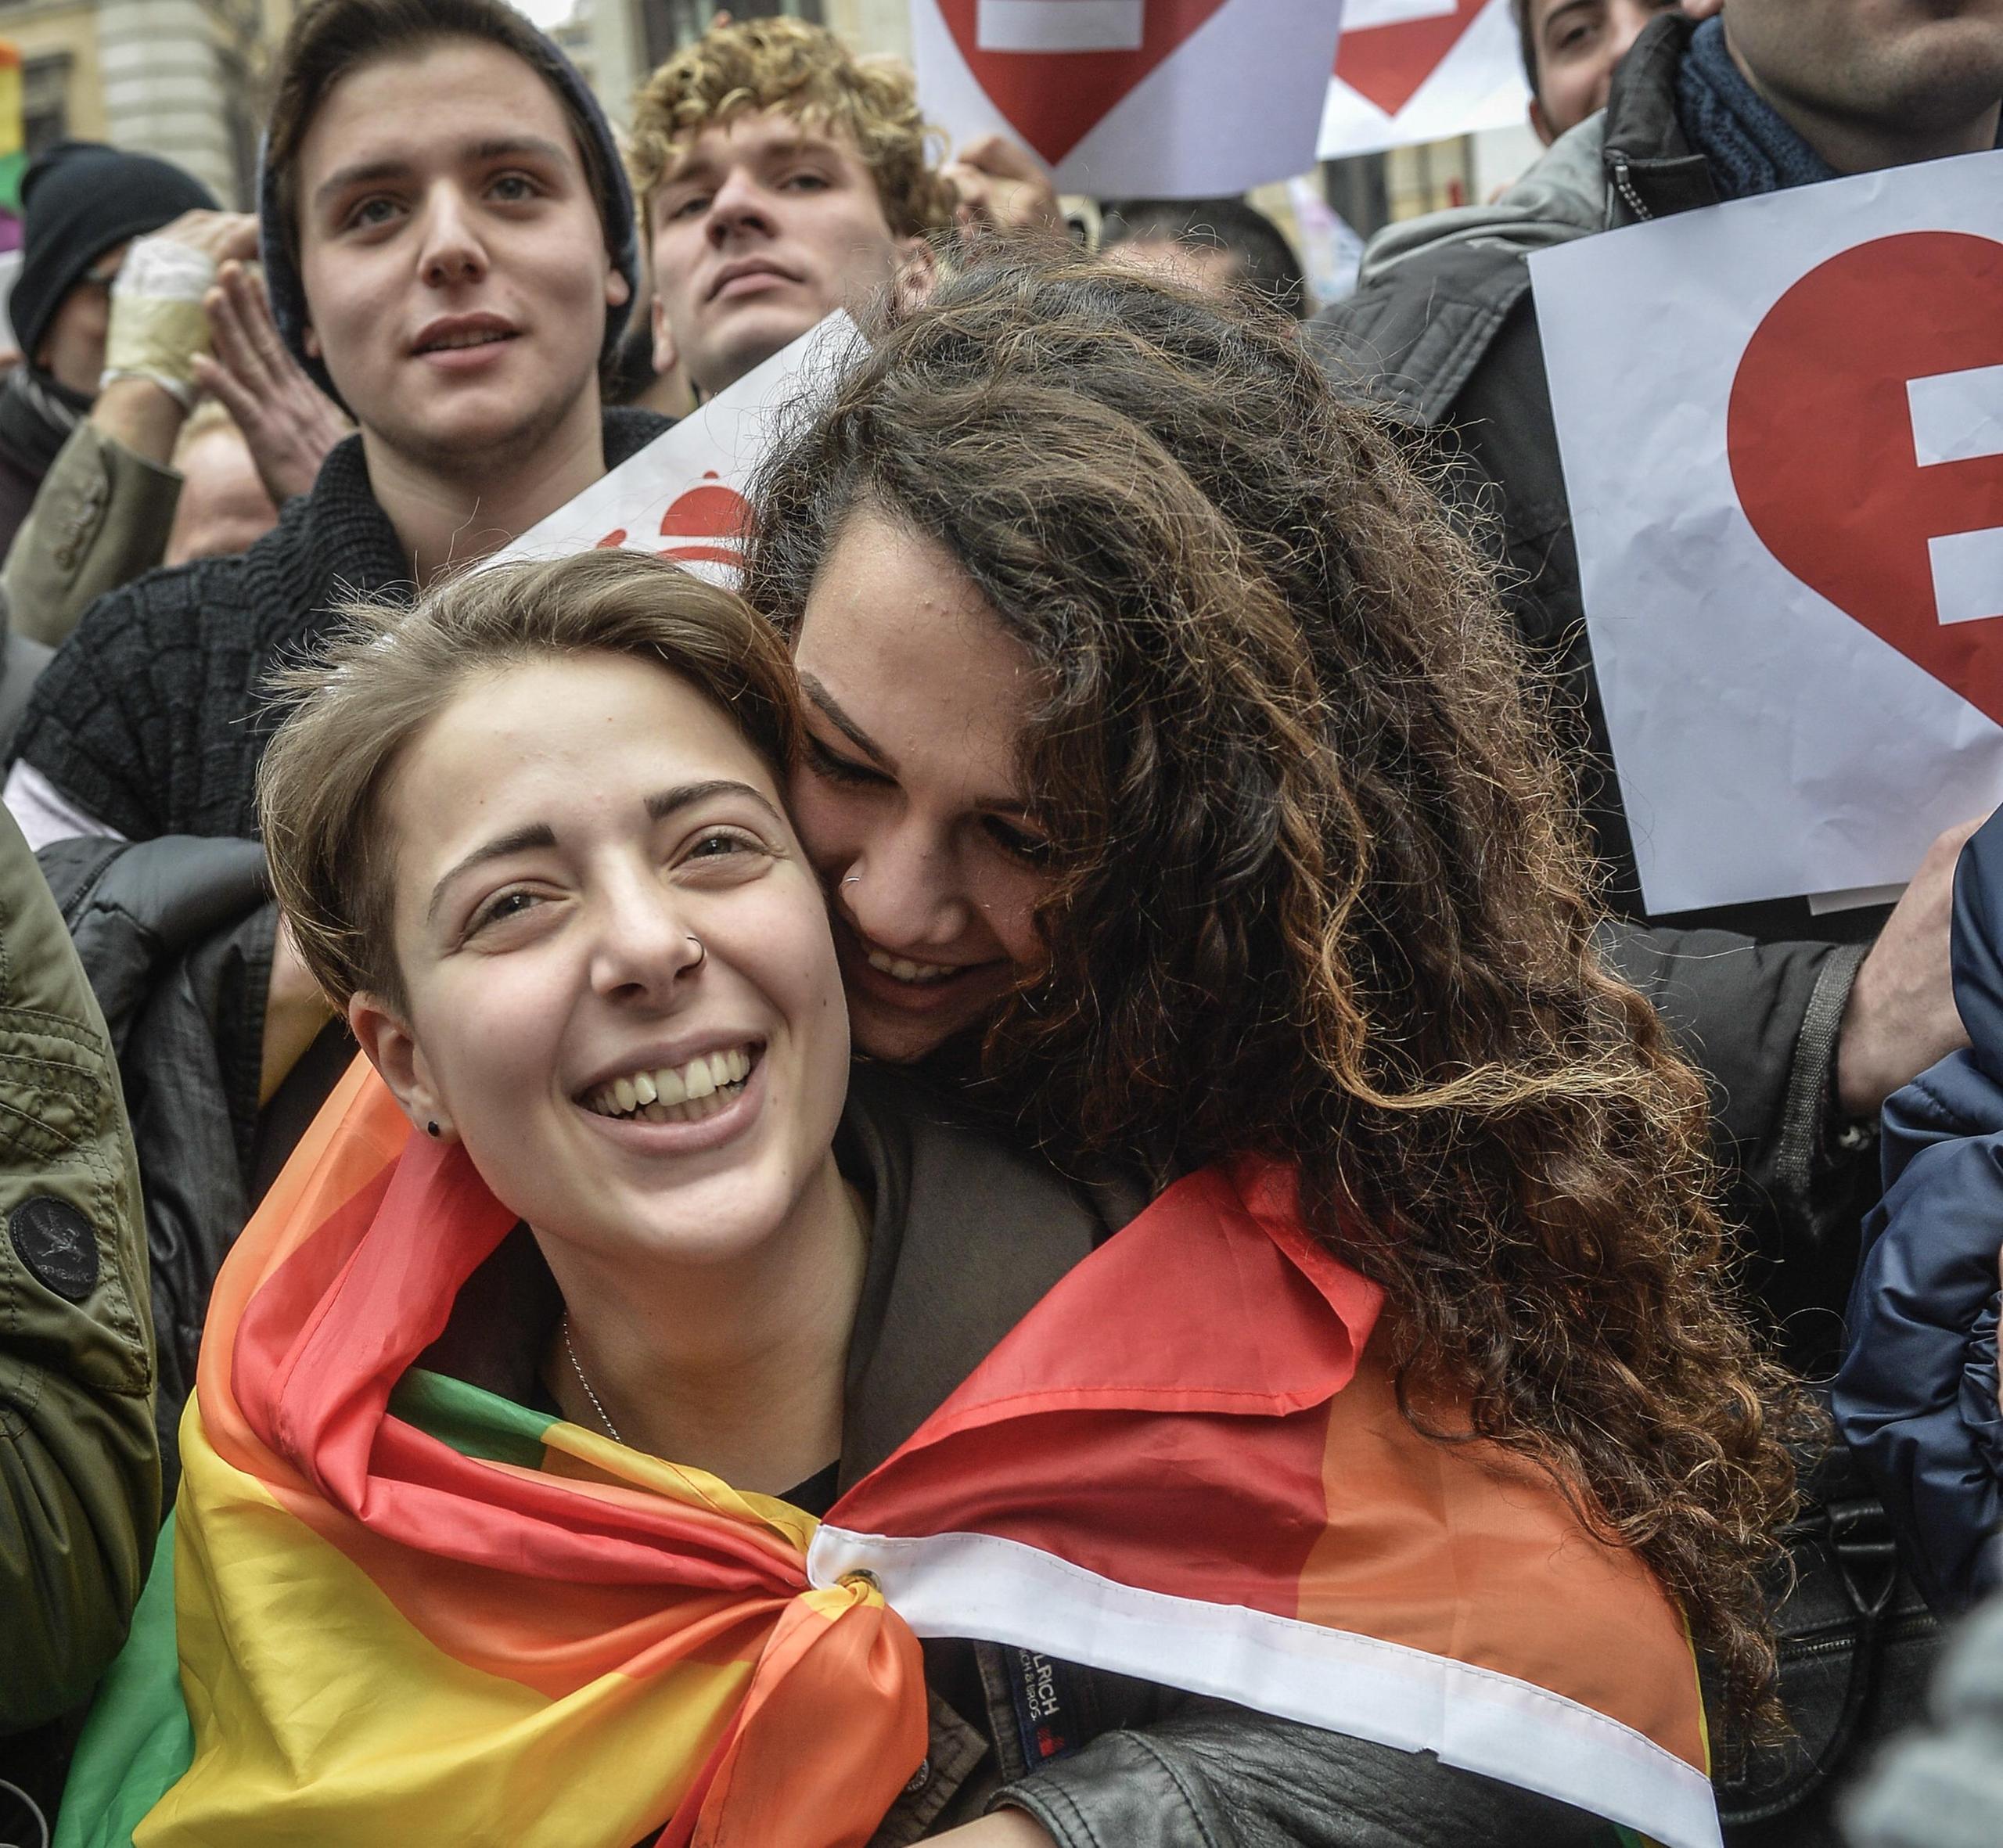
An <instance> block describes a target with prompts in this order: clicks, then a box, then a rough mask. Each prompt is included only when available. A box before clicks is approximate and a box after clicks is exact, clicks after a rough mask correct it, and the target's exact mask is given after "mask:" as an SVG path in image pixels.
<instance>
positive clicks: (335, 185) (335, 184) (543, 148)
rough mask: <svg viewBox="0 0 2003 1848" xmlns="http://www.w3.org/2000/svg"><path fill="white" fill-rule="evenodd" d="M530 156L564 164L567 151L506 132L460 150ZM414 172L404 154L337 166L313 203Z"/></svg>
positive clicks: (472, 156)
mask: <svg viewBox="0 0 2003 1848" xmlns="http://www.w3.org/2000/svg"><path fill="white" fill-rule="evenodd" d="M517 156H531V157H533V158H534V159H537V160H547V161H551V162H553V163H554V164H557V165H559V166H560V165H562V164H563V160H564V150H563V148H562V147H561V146H559V145H558V144H557V143H556V142H553V141H551V140H550V139H548V138H547V137H546V136H545V135H501V136H498V137H495V138H490V139H488V140H487V141H478V142H473V144H472V146H469V147H466V148H462V149H460V150H459V154H458V158H459V159H460V160H469V161H475V162H478V161H484V160H508V159H509V158H511V157H517ZM411 171H412V167H411V163H410V162H409V161H408V160H404V159H403V158H401V156H396V155H391V156H388V157H387V158H385V159H383V160H358V161H356V162H355V163H354V164H353V165H351V166H348V167H338V168H336V170H335V171H333V173H331V174H329V175H328V176H327V177H326V178H325V179H324V180H322V182H320V184H319V185H318V186H316V187H315V188H314V189H313V203H315V205H316V206H318V205H324V204H325V203H326V202H327V201H328V200H329V199H331V198H332V197H333V196H334V195H335V194H336V193H338V192H346V191H347V190H348V189H350V188H351V187H354V186H365V185H371V184H372V183H374V182H376V181H379V180H400V179H403V178H406V177H407V176H408V174H410V172H411Z"/></svg>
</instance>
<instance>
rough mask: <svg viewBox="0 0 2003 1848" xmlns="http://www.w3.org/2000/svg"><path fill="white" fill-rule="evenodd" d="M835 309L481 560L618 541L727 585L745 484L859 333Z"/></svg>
mask: <svg viewBox="0 0 2003 1848" xmlns="http://www.w3.org/2000/svg"><path fill="white" fill-rule="evenodd" d="M861 337H862V336H861V333H860V332H859V331H858V329H857V327H856V325H855V323H854V322H852V321H851V320H850V318H848V316H847V315H844V314H843V313H841V312H840V311H836V313H834V314H832V315H829V317H828V318H827V319H826V320H825V321H823V322H821V324H820V325H818V327H814V328H811V329H809V330H808V331H807V333H804V334H802V335H801V336H800V338H799V339H798V340H795V341H794V342H793V343H792V345H791V346H789V347H782V348H781V349H780V350H779V351H778V352H777V353H775V354H773V355H772V356H771V358H770V359H768V360H767V361H764V364H763V365H758V366H755V367H753V369H752V370H751V371H750V372H746V374H745V375H744V376H743V378H741V379H739V380H738V381H737V382H736V383H735V384H734V385H732V386H729V387H728V388H727V389H726V390H723V391H720V392H718V393H717V395H716V396H715V397H713V398H711V399H710V401H709V402H708V403H707V404H703V405H701V406H699V408H697V409H696V410H695V411H692V412H690V413H689V415H688V416H686V417H685V418H683V419H681V422H678V423H677V424H676V425H675V426H674V428H673V429H672V430H668V431H667V432H665V433H663V435H661V436H660V437H656V439H655V440H654V441H653V442H651V443H649V444H648V445H647V446H646V448H644V449H642V451H640V452H639V453H638V455H633V456H629V457H628V458H627V459H626V460H625V461H624V462H621V463H620V465H619V466H618V467H617V468H616V469H611V470H610V472H608V473H606V474H605V475H604V476H601V477H600V478H599V480H596V481H595V482H593V483H592V485H591V486H590V487H588V488H586V489H585V490H584V492H583V493H582V494H579V495H578V496H577V498H576V499H575V500H574V501H571V502H567V503H566V505H563V506H561V507H559V508H558V509H557V510H556V512H554V513H552V514H551V515H550V516H548V518H547V519H546V520H540V521H538V523H536V524H535V525H534V526H532V527H530V528H529V530H527V532H526V533H524V534H522V536H521V537H520V538H519V539H517V540H516V541H515V542H514V544H513V545H510V546H509V547H508V548H506V549H505V551H502V552H496V553H495V554H494V555H493V556H492V557H491V558H490V559H487V564H489V565H500V564H509V563H514V562H515V561H516V560H519V559H549V558H567V557H569V556H570V555H571V554H572V553H574V552H589V551H592V550H593V549H594V548H596V547H599V546H602V545H625V546H631V547H632V548H635V550H639V551H645V552H659V553H660V554H661V555H663V557H667V558H671V559H675V560H676V561H677V562H678V563H681V564H683V565H685V566H688V568H689V570H692V571H695V572H697V573H699V574H700V575H702V576H703V577H707V578H710V580H712V581H714V582H715V583H718V584H728V585H731V586H732V587H733V588H734V587H735V584H736V582H737V578H738V568H739V553H740V549H741V548H740V545H739V530H740V527H741V516H742V513H743V507H744V499H743V496H744V491H745V490H746V487H749V486H750V481H751V477H752V476H753V475H754V474H755V473H757V468H758V465H759V463H760V462H761V461H763V460H764V455H765V452H766V451H767V450H768V448H770V447H771V442H772V439H773V437H774V436H775V434H776V433H778V431H779V430H780V429H781V428H782V426H783V424H784V422H785V420H786V418H787V417H788V416H789V415H793V414H794V413H795V412H797V409H798V408H800V407H801V406H803V405H804V404H805V403H806V402H807V401H811V399H812V398H814V397H816V396H818V394H821V393H822V392H825V390H827V388H828V386H829V384H830V383H832V380H833V379H834V378H835V376H836V374H837V373H838V372H840V369H841V367H842V365H843V363H844V362H845V361H847V358H849V357H850V355H851V354H853V353H854V350H855V347H856V344H857V343H858V341H860V340H861Z"/></svg>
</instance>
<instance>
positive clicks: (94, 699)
mask: <svg viewBox="0 0 2003 1848" xmlns="http://www.w3.org/2000/svg"><path fill="white" fill-rule="evenodd" d="M667 427H668V421H667V419H665V418H661V417H656V416H654V415H653V414H652V413H651V412H645V411H608V412H606V413H605V458H606V466H608V467H614V466H617V465H618V464H619V463H620V462H624V460H625V459H626V458H628V456H630V455H632V454H634V453H635V451H637V450H638V449H640V448H642V447H644V446H645V444H648V443H649V442H651V441H652V440H653V438H654V437H657V436H659V435H660V433H661V432H662V431H663V430H666V429H667ZM411 594H412V584H411V581H410V561H409V559H408V558H407V557H406V556H405V552H404V548H403V543H402V541H401V540H399V539H398V538H397V534H396V529H395V528H394V527H392V526H391V525H390V520H389V516H388V515H387V514H386V513H385V512H383V509H381V507H379V505H377V504H376V497H375V495H374V494H372V492H371V491H370V489H369V467H368V464H367V462H366V461H365V459H364V457H363V455H362V449H361V438H360V437H349V438H348V439H347V440H346V441H345V442H343V443H340V444H336V447H335V448H334V449H333V451H332V452H331V453H330V454H329V455H328V457H327V459H326V461H325V463H323V464H322V466H321V469H320V474H319V478H318V480H316V481H315V483H314V484H313V488H312V491H311V493H310V494H301V495H299V496H298V497H297V498H295V499H293V500H291V501H289V502H286V506H285V509H284V511H283V512H282V513H281V514H280V515H279V523H278V524H277V525H276V526H275V527H273V528H272V530H271V531H269V532H268V533H267V534H264V537H263V538H261V539H260V540H258V541H257V543H256V544H255V545H253V546H252V547H251V548H250V550H249V551H248V552H243V553H240V554H239V555H236V556H235V557H231V558H219V559H197V560H196V561H195V562H193V563H190V564H186V565H180V566H173V567H171V568H170V569H167V570H160V571H152V572H149V573H147V574H146V576H145V577H141V578H138V579H137V580H136V581H134V582H133V583H131V584H125V585H123V586H121V587H120V588H118V589H117V590H115V591H110V592H109V593H108V594H107V595H105V596H103V597H101V598H99V600H98V601H97V602H95V603H94V604H93V605H92V606H91V608H90V609H89V610H88V612H87V613H85V617H84V619H83V620H82V621H81V623H79V624H77V628H76V631H75V633H74V635H71V636H70V639H69V640H68V641H67V642H65V643H64V644H63V647H62V648H61V649H59V651H58V652H57V653H56V659H55V660H53V661H52V662H51V663H49V669H48V671H47V672H46V673H45V674H43V675H42V677H41V680H40V681H39V682H38V683H37V685H36V687H35V690H34V697H33V699H31V701H30V703H29V706H28V711H27V717H26V718H25V719H24V720H23V723H22V726H21V732H20V740H19V746H18V748H19V752H20V756H21V757H22V758H23V759H24V760H26V761H27V762H28V763H30V764H33V765H34V768H36V769H37V770H38V771H41V774H42V775H44V776H45V777H46V778H48V779H49V782H52V784H54V785H55V786H56V789H59V791H61V792H62V793H63V795H64V796H67V797H68V798H69V799H70V801H72V802H73V803H74V804H76V805H77V807H79V808H81V809H82V810H83V811H85V813H86V814H90V815H92V816H95V818H97V819H98V820H99V821H100V822H103V823H105V824H106V826H107V827H110V828H113V829H116V830H117V832H119V833H120V834H122V835H124V836H125V837H126V838H127V839H128V840H151V839H152V838H153V836H156V835H160V834H203V835H235V836H240V837H248V836H250V835H252V834H254V832H256V812H255V801H254V778H255V775H256V771H257V761H258V759H259V758H260V757H261V756H262V755H263V753H264V746H265V743H266V742H268V739H269V738H270V736H271V734H272V731H273V730H274V729H275V728H276V725H277V723H278V714H277V713H276V712H275V710H272V706H271V703H270V701H269V699H268V698H267V697H266V696H265V692H264V682H265V679H266V677H267V675H268V674H269V672H270V671H271V669H272V667H273V666H274V665H275V663H277V662H278V661H279V660H280V659H281V658H282V657H283V656H286V655H287V654H289V653H293V652H295V651H297V649H300V648H301V647H303V646H305V645H310V644H311V642H313V640H314V639H315V638H316V637H317V636H318V635H321V634H322V633H323V632H324V631H325V629H326V627H327V626H328V624H329V622H330V620H332V618H333V611H334V609H335V607H336V606H337V605H338V604H340V603H342V602H347V601H351V600H352V599H354V598H356V597H358V596H362V597H368V596H377V597H387V598H391V599H408V597H409V596H410V595H411Z"/></svg>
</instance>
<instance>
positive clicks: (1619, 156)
mask: <svg viewBox="0 0 2003 1848" xmlns="http://www.w3.org/2000/svg"><path fill="white" fill-rule="evenodd" d="M1606 164H1607V165H1608V166H1609V167H1611V168H1612V169H1613V189H1614V191H1615V192H1618V193H1619V194H1620V196H1621V197H1622V198H1623V199H1624V200H1627V209H1628V210H1630V211H1631V212H1632V213H1633V214H1634V216H1635V217H1636V218H1639V219H1641V220H1642V221H1643V222H1644V223H1646V222H1647V221H1649V219H1651V218H1654V216H1655V214H1654V213H1653V212H1652V211H1650V210H1649V208H1648V207H1646V206H1645V205H1644V204H1642V196H1641V194H1640V193H1638V192H1636V191H1635V190H1634V182H1633V181H1632V180H1631V179H1630V178H1628V177H1627V156H1626V155H1625V154H1624V153H1621V151H1620V149H1618V148H1609V149H1607V150H1606Z"/></svg>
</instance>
